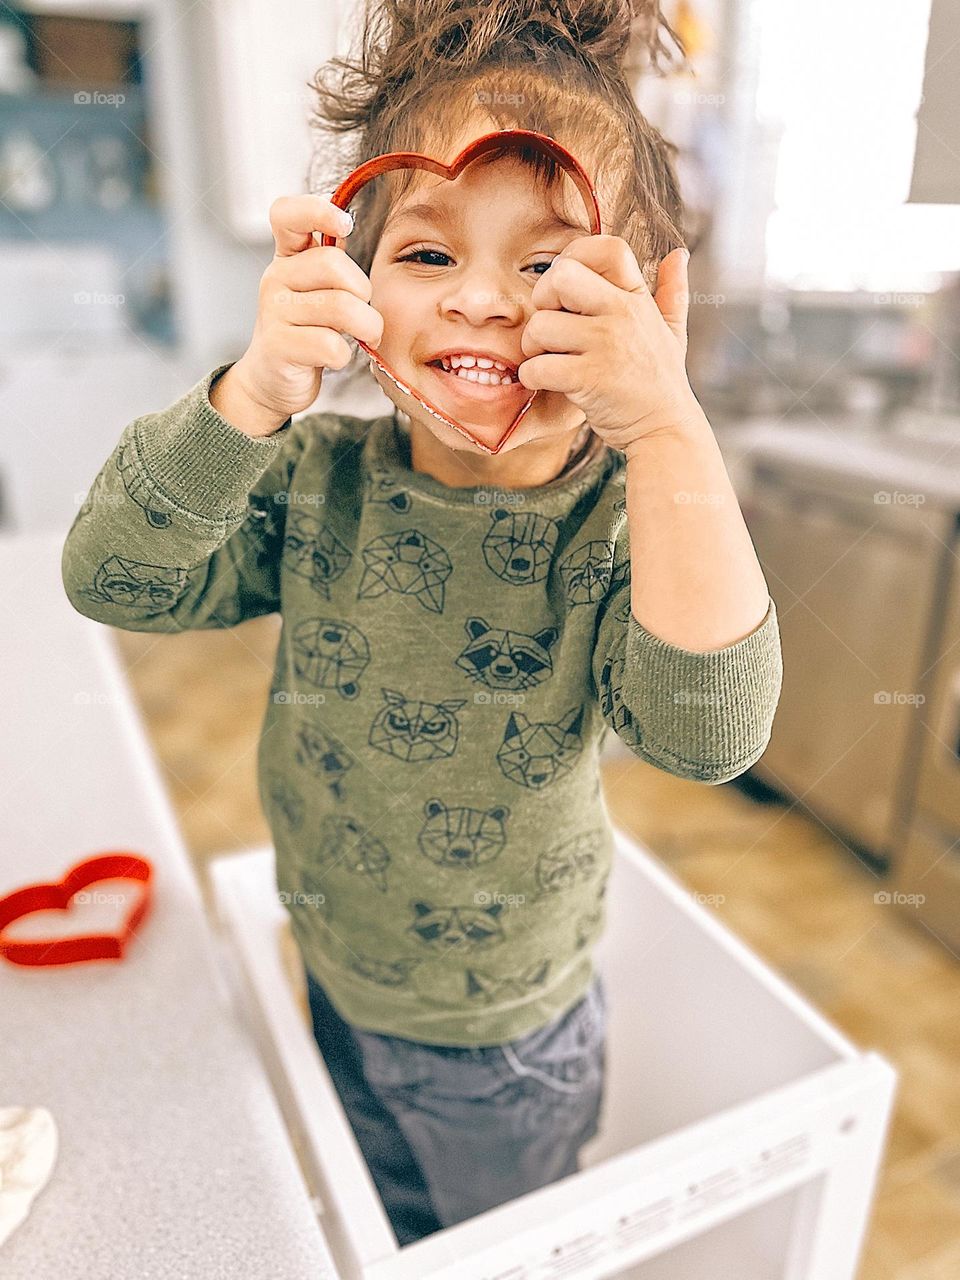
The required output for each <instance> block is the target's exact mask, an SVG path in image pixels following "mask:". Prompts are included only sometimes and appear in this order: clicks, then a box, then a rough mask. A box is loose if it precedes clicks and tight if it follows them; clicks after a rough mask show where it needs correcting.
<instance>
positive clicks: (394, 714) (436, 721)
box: [369, 689, 466, 764]
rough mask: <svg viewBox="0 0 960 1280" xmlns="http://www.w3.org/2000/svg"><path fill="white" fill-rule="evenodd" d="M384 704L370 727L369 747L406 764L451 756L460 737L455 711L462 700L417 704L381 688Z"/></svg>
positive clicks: (414, 699) (464, 700) (413, 700)
mask: <svg viewBox="0 0 960 1280" xmlns="http://www.w3.org/2000/svg"><path fill="white" fill-rule="evenodd" d="M380 692H381V693H382V694H383V696H384V698H385V699H386V702H387V705H386V706H385V707H384V708H383V709H382V710H381V711H379V712H378V713H377V715H376V717H375V718H374V721H373V724H372V725H371V726H370V738H369V742H370V746H371V747H376V749H377V750H378V751H383V752H386V754H387V755H388V756H394V757H395V758H396V759H397V760H403V761H404V762H405V763H406V764H415V763H419V762H420V761H422V760H439V759H442V758H443V757H444V756H452V755H453V753H454V751H456V749H457V742H458V740H459V737H460V724H459V721H458V720H457V717H456V712H457V711H458V710H459V709H460V708H461V707H462V706H464V705H465V704H466V699H465V698H448V699H447V700H446V701H445V702H420V701H418V700H417V699H416V698H407V697H405V696H404V694H402V693H397V692H396V691H395V690H393V689H381V690H380Z"/></svg>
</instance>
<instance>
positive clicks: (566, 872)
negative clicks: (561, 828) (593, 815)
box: [534, 830, 603, 898]
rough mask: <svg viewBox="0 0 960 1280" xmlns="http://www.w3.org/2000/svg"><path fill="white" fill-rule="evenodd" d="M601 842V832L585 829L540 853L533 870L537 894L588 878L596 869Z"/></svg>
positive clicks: (539, 896) (571, 886) (569, 887)
mask: <svg viewBox="0 0 960 1280" xmlns="http://www.w3.org/2000/svg"><path fill="white" fill-rule="evenodd" d="M602 841H603V832H602V831H598V830H593V831H585V832H582V833H581V834H580V835H576V836H572V837H571V838H570V839H568V840H564V841H562V842H561V843H560V844H558V845H554V846H553V848H551V849H548V850H547V852H546V853H542V854H541V855H540V857H539V858H538V859H537V863H536V867H535V869H534V875H535V876H536V880H537V897H538V898H542V897H545V896H546V895H547V894H551V893H560V892H562V891H563V890H564V889H572V888H573V886H574V884H575V883H576V882H577V881H578V880H589V879H590V877H591V876H592V875H593V874H594V873H595V871H596V870H597V855H598V853H599V851H600V847H601V844H602Z"/></svg>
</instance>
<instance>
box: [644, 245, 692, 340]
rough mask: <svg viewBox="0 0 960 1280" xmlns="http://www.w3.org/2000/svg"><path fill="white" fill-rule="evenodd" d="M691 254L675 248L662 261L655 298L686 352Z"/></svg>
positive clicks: (661, 312)
mask: <svg viewBox="0 0 960 1280" xmlns="http://www.w3.org/2000/svg"><path fill="white" fill-rule="evenodd" d="M689 256H690V255H689V254H688V253H687V251H686V249H684V248H682V247H681V248H679V249H674V250H672V251H671V252H670V253H668V254H667V256H666V257H665V258H664V259H663V261H662V262H661V263H660V267H659V270H658V272H657V291H656V293H655V294H654V295H653V300H654V302H656V304H657V306H658V307H659V309H660V314H661V315H662V316H663V318H664V320H666V322H667V324H668V325H669V326H670V328H671V330H672V331H673V333H674V334H675V335H676V338H677V341H678V342H679V343H680V345H681V347H682V348H683V350H684V352H686V349H687V319H688V316H689V311H690V282H689V278H688V272H687V264H688V262H689Z"/></svg>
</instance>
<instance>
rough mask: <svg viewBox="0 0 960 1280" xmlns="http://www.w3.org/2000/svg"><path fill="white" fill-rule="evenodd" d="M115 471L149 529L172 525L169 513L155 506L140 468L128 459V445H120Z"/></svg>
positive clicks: (153, 497) (164, 527) (154, 500)
mask: <svg viewBox="0 0 960 1280" xmlns="http://www.w3.org/2000/svg"><path fill="white" fill-rule="evenodd" d="M116 462H117V470H118V471H119V472H120V479H121V480H122V481H123V487H124V488H125V489H126V491H127V494H128V495H129V497H130V498H131V499H132V501H133V502H135V503H136V504H137V506H138V507H139V508H140V509H141V511H142V512H143V515H144V519H145V520H146V522H147V524H148V525H150V527H151V529H166V528H167V527H168V526H169V525H171V524H173V517H172V516H171V515H170V512H169V511H164V510H163V509H162V508H160V507H158V506H157V505H156V498H155V496H154V495H153V493H152V492H151V490H150V486H149V485H148V484H147V482H146V481H145V480H144V478H143V475H142V474H141V472H140V468H139V467H138V466H137V465H136V464H135V463H134V462H132V461H131V459H130V446H129V445H128V444H124V445H121V446H120V448H119V449H118V450H117V458H116Z"/></svg>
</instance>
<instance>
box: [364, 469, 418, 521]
mask: <svg viewBox="0 0 960 1280" xmlns="http://www.w3.org/2000/svg"><path fill="white" fill-rule="evenodd" d="M364 487H365V491H366V500H367V502H380V503H383V505H384V506H387V507H389V508H390V510H391V511H396V513H397V514H398V515H401V516H402V515H406V514H407V512H408V511H409V510H410V508H411V507H412V506H413V499H412V497H411V496H410V494H409V493H408V492H407V490H406V489H401V488H400V487H399V482H398V480H397V477H396V475H395V474H394V473H393V472H392V471H385V470H383V469H382V468H380V467H371V468H370V469H369V471H367V473H366V474H365V476H364Z"/></svg>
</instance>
